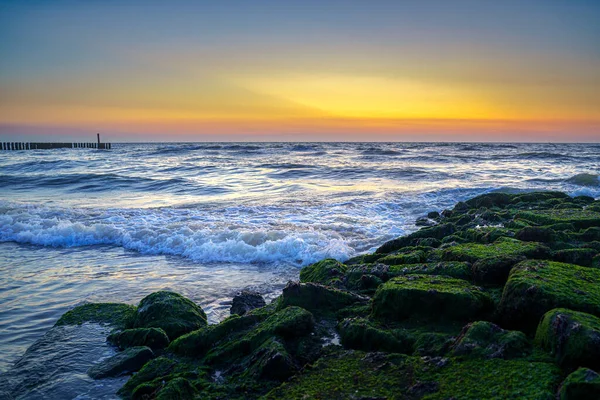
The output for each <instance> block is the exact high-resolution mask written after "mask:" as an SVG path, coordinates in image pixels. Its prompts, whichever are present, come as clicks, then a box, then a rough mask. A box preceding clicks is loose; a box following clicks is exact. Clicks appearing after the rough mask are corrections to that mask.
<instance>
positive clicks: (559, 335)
mask: <svg viewBox="0 0 600 400" xmlns="http://www.w3.org/2000/svg"><path fill="white" fill-rule="evenodd" d="M535 343H536V344H537V345H538V346H540V347H542V348H543V349H545V350H548V351H550V353H551V354H553V355H554V356H555V357H556V359H557V361H558V362H559V363H560V364H561V365H563V366H566V367H578V366H581V367H589V368H593V369H598V368H600V318H598V317H595V316H593V315H590V314H586V313H583V312H577V311H572V310H568V309H565V308H557V309H554V310H551V311H548V312H547V313H546V314H544V316H543V317H542V320H541V321H540V324H539V326H538V328H537V332H536V335H535Z"/></svg>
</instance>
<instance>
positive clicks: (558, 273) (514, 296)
mask: <svg viewBox="0 0 600 400" xmlns="http://www.w3.org/2000/svg"><path fill="white" fill-rule="evenodd" d="M558 307H564V308H570V309H572V310H576V311H583V312H587V313H590V314H594V315H600V270H598V269H596V268H587V267H580V266H578V265H573V264H564V263H558V262H553V261H541V260H527V261H522V262H520V263H519V264H517V265H516V266H514V267H513V269H512V271H511V273H510V276H509V278H508V281H507V282H506V285H505V286H504V291H503V293H502V300H501V301H500V304H499V307H498V313H499V316H500V318H501V320H502V321H503V325H505V326H507V327H510V328H517V329H520V330H523V331H525V332H526V333H528V332H533V331H535V329H536V327H537V323H538V321H539V320H540V318H541V317H542V315H544V313H546V312H547V311H550V310H551V309H553V308H558Z"/></svg>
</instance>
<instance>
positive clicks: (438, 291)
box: [373, 275, 492, 321]
mask: <svg viewBox="0 0 600 400" xmlns="http://www.w3.org/2000/svg"><path fill="white" fill-rule="evenodd" d="M491 305H492V301H491V299H490V297H489V295H488V294H487V293H485V292H484V291H483V289H481V288H479V287H477V286H473V285H472V284H470V283H469V282H467V281H464V280H461V279H455V278H449V277H445V276H439V275H409V276H403V277H396V278H393V279H391V280H389V281H388V282H386V283H384V284H383V285H381V286H380V287H379V288H378V289H377V292H375V296H373V315H374V317H376V318H379V319H384V320H394V321H402V320H405V319H407V318H413V319H418V320H459V321H460V320H469V319H474V318H476V317H478V316H481V315H482V314H484V313H485V312H487V311H489V309H490V307H491Z"/></svg>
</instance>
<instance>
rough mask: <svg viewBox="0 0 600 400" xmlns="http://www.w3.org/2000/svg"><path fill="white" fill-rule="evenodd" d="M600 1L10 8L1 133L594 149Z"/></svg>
mask: <svg viewBox="0 0 600 400" xmlns="http://www.w3.org/2000/svg"><path fill="white" fill-rule="evenodd" d="M599 21H600V1H597V0H591V1H584V0H571V1H568V0H520V1H513V0H504V1H491V0H490V1H488V0H471V1H467V0H455V1H447V0H438V1H434V0H421V1H410V0H404V1H399V0H396V1H377V0H371V1H352V0H346V1H327V0H320V1H312V0H303V1H293V0H286V1H281V0H277V1H261V0H255V1H221V2H214V1H177V0H173V1H161V2H158V1H152V0H146V1H128V0H122V1H112V0H105V1H95V0H89V1H60V0H56V1H35V0H30V1H3V0H0V140H4V141H9V140H33V141H60V140H79V141H82V140H85V139H88V137H89V140H90V141H93V140H94V138H95V133H96V132H100V133H101V135H102V137H103V138H104V139H105V140H107V141H112V142H119V141H221V140H222V141H517V142H521V141H526V142H540V141H541V142H546V141H554V142H599V141H600V22H599Z"/></svg>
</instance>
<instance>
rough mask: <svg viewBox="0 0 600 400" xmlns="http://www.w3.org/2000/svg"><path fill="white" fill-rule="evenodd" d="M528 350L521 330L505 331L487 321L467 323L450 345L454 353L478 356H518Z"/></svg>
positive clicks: (525, 353)
mask: <svg viewBox="0 0 600 400" xmlns="http://www.w3.org/2000/svg"><path fill="white" fill-rule="evenodd" d="M530 350H531V345H530V344H529V341H528V340H527V337H526V336H525V334H524V333H523V332H519V331H507V330H504V329H502V328H500V327H499V326H498V325H495V324H492V323H491V322H487V321H477V322H471V323H469V324H467V325H466V326H465V327H464V328H463V329H462V331H461V332H460V335H459V336H458V337H457V338H456V341H455V342H454V344H453V345H452V353H453V354H454V355H461V356H469V357H479V358H503V359H511V358H519V357H523V356H526V355H527V354H528V353H529V352H530Z"/></svg>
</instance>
